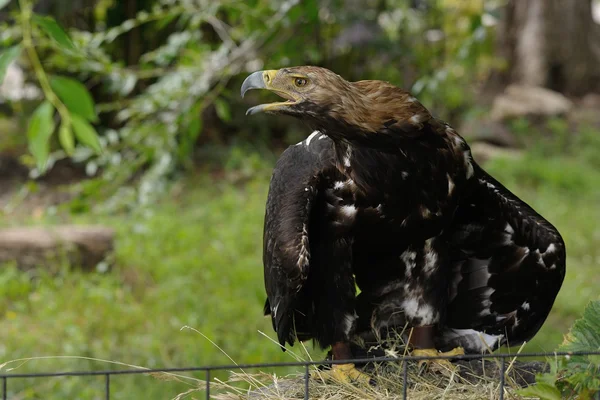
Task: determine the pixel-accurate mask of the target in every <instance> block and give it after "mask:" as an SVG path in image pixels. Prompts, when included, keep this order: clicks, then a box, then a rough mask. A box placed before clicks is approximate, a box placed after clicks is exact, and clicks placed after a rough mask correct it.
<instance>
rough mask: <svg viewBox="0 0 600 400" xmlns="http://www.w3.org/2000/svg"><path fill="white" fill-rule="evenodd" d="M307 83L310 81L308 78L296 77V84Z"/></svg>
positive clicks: (300, 85) (303, 84)
mask: <svg viewBox="0 0 600 400" xmlns="http://www.w3.org/2000/svg"><path fill="white" fill-rule="evenodd" d="M307 83H308V80H307V79H305V78H296V79H294V85H296V86H297V87H302V86H306V84H307Z"/></svg>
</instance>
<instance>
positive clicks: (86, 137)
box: [71, 114, 102, 152]
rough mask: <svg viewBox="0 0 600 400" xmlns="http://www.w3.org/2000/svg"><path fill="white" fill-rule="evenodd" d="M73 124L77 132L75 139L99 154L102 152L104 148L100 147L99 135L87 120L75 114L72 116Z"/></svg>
mask: <svg viewBox="0 0 600 400" xmlns="http://www.w3.org/2000/svg"><path fill="white" fill-rule="evenodd" d="M71 118H72V120H71V122H72V123H73V130H74V131H75V137H76V138H77V140H79V141H80V142H81V143H83V144H85V145H87V146H89V147H91V148H92V149H94V150H96V151H97V152H100V151H102V147H101V146H100V141H99V140H98V133H97V132H96V129H94V127H93V126H92V125H91V124H90V123H89V122H88V121H86V120H85V119H83V118H82V117H80V116H79V115H76V114H73V115H72V116H71Z"/></svg>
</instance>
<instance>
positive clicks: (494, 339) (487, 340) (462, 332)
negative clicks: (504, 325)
mask: <svg viewBox="0 0 600 400" xmlns="http://www.w3.org/2000/svg"><path fill="white" fill-rule="evenodd" d="M444 336H446V337H448V338H457V337H462V336H477V337H479V338H480V339H481V342H482V344H484V345H485V348H492V349H493V348H494V347H495V346H496V343H498V341H500V340H502V338H503V337H504V335H490V334H487V333H485V332H479V331H476V330H475V329H448V331H447V332H445V334H444Z"/></svg>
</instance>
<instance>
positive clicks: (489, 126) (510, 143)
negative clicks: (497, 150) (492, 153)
mask: <svg viewBox="0 0 600 400" xmlns="http://www.w3.org/2000/svg"><path fill="white" fill-rule="evenodd" d="M458 132H459V133H460V134H461V136H462V137H464V138H465V139H466V140H467V142H468V143H469V144H473V143H475V142H485V143H489V144H493V145H495V146H500V147H518V146H519V143H518V141H517V139H516V138H515V136H514V135H513V133H512V132H511V131H510V129H508V128H507V127H506V125H505V124H503V123H501V122H499V121H490V120H488V119H480V118H475V119H471V120H468V121H466V122H464V123H463V124H462V125H461V126H460V129H459V131H458Z"/></svg>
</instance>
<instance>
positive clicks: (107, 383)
mask: <svg viewBox="0 0 600 400" xmlns="http://www.w3.org/2000/svg"><path fill="white" fill-rule="evenodd" d="M104 384H105V386H104V390H105V391H106V395H105V396H106V400H110V374H106V375H104Z"/></svg>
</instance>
